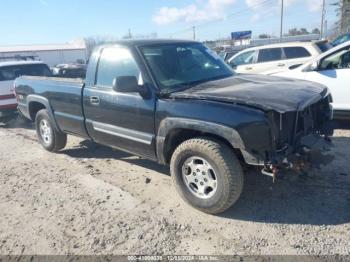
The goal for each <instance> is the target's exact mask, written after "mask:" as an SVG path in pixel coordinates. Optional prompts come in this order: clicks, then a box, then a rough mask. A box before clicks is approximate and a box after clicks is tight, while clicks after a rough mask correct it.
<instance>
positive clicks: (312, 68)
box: [309, 61, 319, 71]
mask: <svg viewBox="0 0 350 262" xmlns="http://www.w3.org/2000/svg"><path fill="white" fill-rule="evenodd" d="M318 68H319V62H318V61H316V62H313V63H312V64H311V65H310V66H309V71H317V70H318Z"/></svg>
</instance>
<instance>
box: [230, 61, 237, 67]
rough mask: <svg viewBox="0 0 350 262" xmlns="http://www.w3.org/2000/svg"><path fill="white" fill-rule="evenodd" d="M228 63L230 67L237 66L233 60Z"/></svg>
mask: <svg viewBox="0 0 350 262" xmlns="http://www.w3.org/2000/svg"><path fill="white" fill-rule="evenodd" d="M229 65H230V66H231V68H232V69H236V68H237V65H236V64H235V63H234V62H230V63H229Z"/></svg>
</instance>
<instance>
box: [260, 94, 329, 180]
mask: <svg viewBox="0 0 350 262" xmlns="http://www.w3.org/2000/svg"><path fill="white" fill-rule="evenodd" d="M330 102H331V96H330V95H326V96H324V98H323V99H321V100H319V101H317V102H315V103H312V104H309V105H308V106H304V107H301V108H299V109H298V110H297V111H294V112H285V113H278V112H269V113H268V116H269V119H270V122H271V125H272V140H273V144H274V145H275V148H274V150H273V151H272V152H267V153H266V161H265V164H264V168H263V169H262V173H263V174H264V175H268V176H271V177H273V179H275V178H276V177H277V176H278V175H279V174H283V173H285V171H294V172H297V173H299V174H300V173H304V172H305V171H306V170H307V169H309V168H311V167H319V166H320V165H327V164H328V163H330V162H331V161H332V160H333V159H334V156H332V155H330V154H329V151H330V148H331V146H332V142H331V139H330V136H332V135H333V127H332V123H331V120H332V118H333V110H332V107H331V104H330ZM281 171H282V172H281Z"/></svg>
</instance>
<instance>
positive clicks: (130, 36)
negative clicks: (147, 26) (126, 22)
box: [129, 28, 132, 39]
mask: <svg viewBox="0 0 350 262" xmlns="http://www.w3.org/2000/svg"><path fill="white" fill-rule="evenodd" d="M131 38H132V35H131V29H130V28H129V39H131Z"/></svg>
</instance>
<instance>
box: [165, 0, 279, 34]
mask: <svg viewBox="0 0 350 262" xmlns="http://www.w3.org/2000/svg"><path fill="white" fill-rule="evenodd" d="M272 1H274V0H263V1H261V2H259V3H257V4H256V5H252V6H250V7H247V8H244V9H241V10H239V11H237V12H234V13H231V14H229V15H227V16H226V17H225V18H224V19H217V20H212V21H208V22H205V23H202V24H197V25H196V26H195V27H196V28H203V27H206V26H208V25H211V24H214V23H218V22H223V21H226V20H229V19H230V18H232V17H234V18H235V17H236V16H237V15H240V14H242V13H245V12H250V11H251V10H252V9H253V10H254V9H257V8H258V7H263V6H265V5H266V4H269V3H270V2H272ZM191 30H193V27H188V28H185V29H183V30H180V31H177V32H174V33H172V34H171V35H175V34H180V33H184V32H188V31H191Z"/></svg>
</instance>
